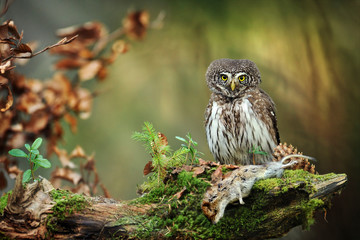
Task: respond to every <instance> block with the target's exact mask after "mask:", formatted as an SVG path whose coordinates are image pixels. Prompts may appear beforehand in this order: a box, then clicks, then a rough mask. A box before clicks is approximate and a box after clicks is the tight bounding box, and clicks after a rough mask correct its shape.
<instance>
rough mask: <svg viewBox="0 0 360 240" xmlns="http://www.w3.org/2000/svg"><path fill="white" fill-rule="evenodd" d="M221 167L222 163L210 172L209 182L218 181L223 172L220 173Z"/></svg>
mask: <svg viewBox="0 0 360 240" xmlns="http://www.w3.org/2000/svg"><path fill="white" fill-rule="evenodd" d="M221 169H222V165H219V166H218V167H217V168H216V170H215V172H213V173H212V174H211V183H215V182H217V181H219V180H221V179H222V177H223V174H222V171H221Z"/></svg>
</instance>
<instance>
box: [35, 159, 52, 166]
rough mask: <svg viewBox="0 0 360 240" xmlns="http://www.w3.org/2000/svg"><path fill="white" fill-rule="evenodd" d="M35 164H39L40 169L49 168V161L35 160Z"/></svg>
mask: <svg viewBox="0 0 360 240" xmlns="http://www.w3.org/2000/svg"><path fill="white" fill-rule="evenodd" d="M34 162H35V163H36V164H39V166H40V167H43V168H50V167H51V163H50V162H49V160H47V159H45V158H41V159H39V158H37V159H35V161H34Z"/></svg>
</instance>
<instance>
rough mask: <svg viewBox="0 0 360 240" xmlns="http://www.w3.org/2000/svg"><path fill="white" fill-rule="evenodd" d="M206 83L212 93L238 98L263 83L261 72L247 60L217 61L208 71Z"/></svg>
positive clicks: (224, 59)
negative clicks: (245, 91)
mask: <svg viewBox="0 0 360 240" xmlns="http://www.w3.org/2000/svg"><path fill="white" fill-rule="evenodd" d="M206 83H207V85H208V87H209V88H210V90H211V91H212V92H215V93H218V94H221V95H224V96H227V97H237V96H239V95H240V94H241V93H242V92H244V90H245V89H246V88H249V87H256V86H257V85H259V84H260V83H261V78H260V72H259V69H258V68H257V67H256V65H255V63H253V62H252V61H250V60H247V59H228V58H222V59H217V60H215V61H213V62H212V63H210V65H209V67H208V69H207V71H206Z"/></svg>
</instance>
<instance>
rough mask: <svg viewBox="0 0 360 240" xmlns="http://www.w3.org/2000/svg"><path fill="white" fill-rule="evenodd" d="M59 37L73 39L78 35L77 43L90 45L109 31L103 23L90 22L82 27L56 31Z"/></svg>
mask: <svg viewBox="0 0 360 240" xmlns="http://www.w3.org/2000/svg"><path fill="white" fill-rule="evenodd" d="M56 34H57V35H58V36H59V37H62V38H63V37H68V38H70V37H73V36H76V35H78V38H77V39H76V41H79V42H81V43H83V44H84V45H88V44H91V43H94V42H95V41H97V40H98V39H99V38H101V37H103V36H104V35H106V34H107V30H106V28H105V26H104V25H103V24H102V23H99V22H88V23H85V24H83V25H81V26H70V27H67V28H62V29H59V30H57V31H56Z"/></svg>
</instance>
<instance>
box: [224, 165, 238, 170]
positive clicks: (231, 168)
mask: <svg viewBox="0 0 360 240" xmlns="http://www.w3.org/2000/svg"><path fill="white" fill-rule="evenodd" d="M224 167H225V168H227V169H230V170H233V169H238V168H239V166H237V165H233V164H228V165H224Z"/></svg>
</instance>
